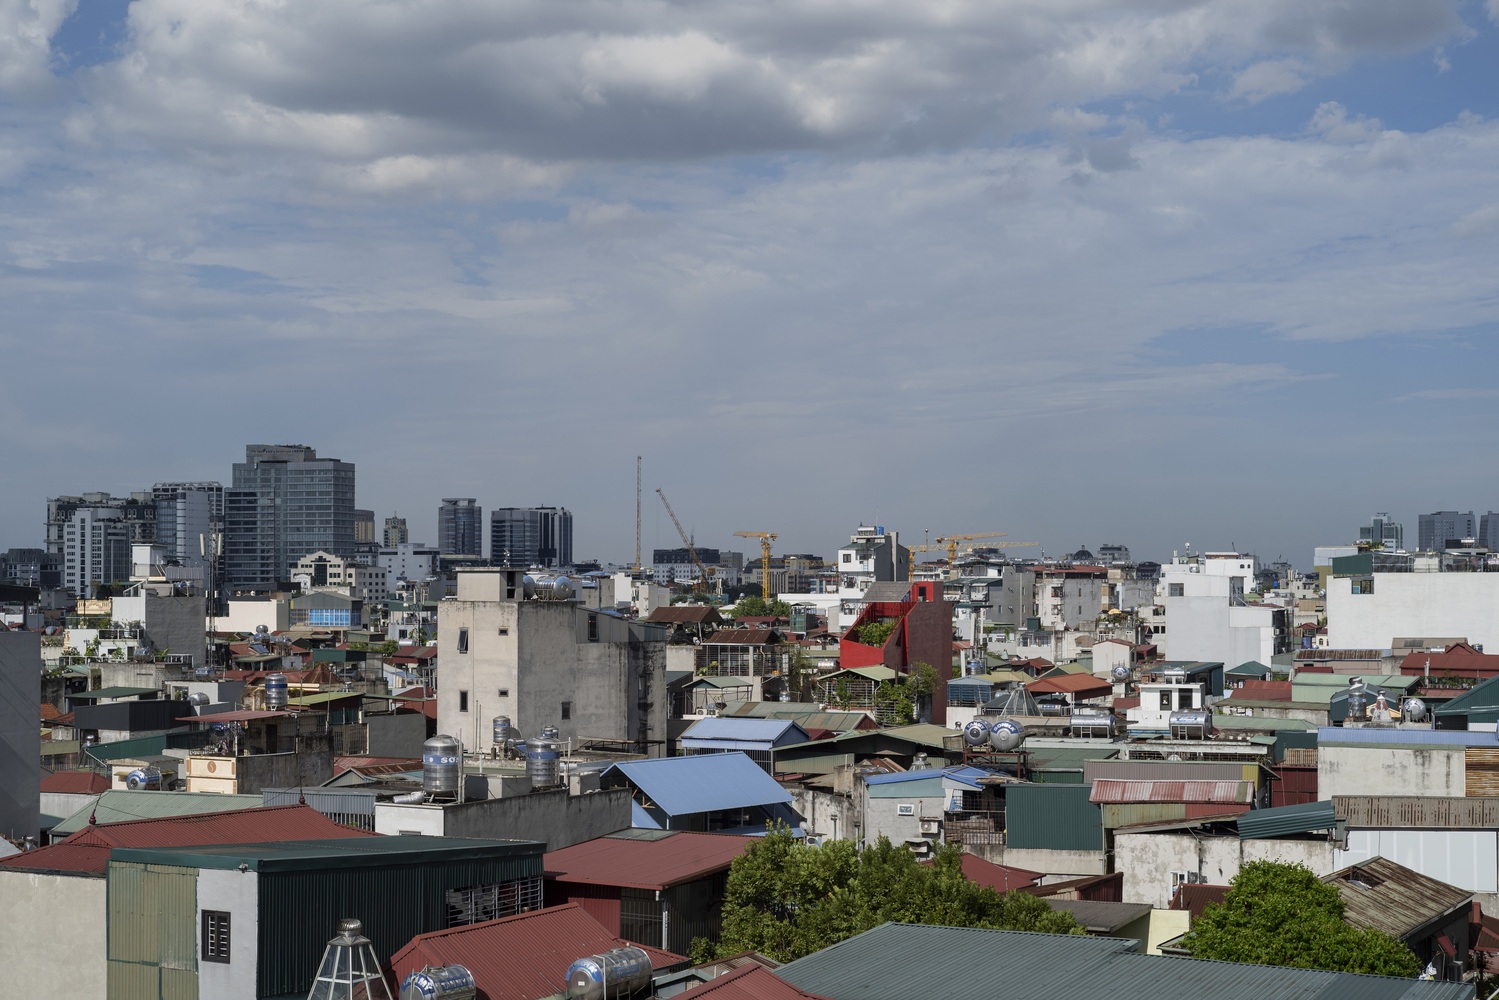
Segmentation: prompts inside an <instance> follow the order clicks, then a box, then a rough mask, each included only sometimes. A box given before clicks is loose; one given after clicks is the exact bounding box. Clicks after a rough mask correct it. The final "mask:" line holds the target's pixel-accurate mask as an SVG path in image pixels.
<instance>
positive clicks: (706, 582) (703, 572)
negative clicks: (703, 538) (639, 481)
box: [656, 487, 715, 593]
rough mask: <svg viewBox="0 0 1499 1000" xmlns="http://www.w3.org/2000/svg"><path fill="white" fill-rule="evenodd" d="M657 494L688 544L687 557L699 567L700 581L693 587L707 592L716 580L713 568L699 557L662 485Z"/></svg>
mask: <svg viewBox="0 0 1499 1000" xmlns="http://www.w3.org/2000/svg"><path fill="white" fill-rule="evenodd" d="M656 495H657V496H659V497H660V498H661V503H662V505H663V506H665V507H666V513H667V515H668V516H670V517H671V523H672V524H673V525H675V526H676V529H677V534H678V535H681V536H682V544H683V545H685V546H687V558H688V559H691V560H692V565H694V566H696V567H697V573H698V583H697V586H695V587H693V588H692V589H693V590H695V591H697V592H698V593H707V592H708V590H710V589H711V585H712V584H713V583H714V582H715V581H714V579H713V570H711V569H709V568H708V567H707V566H704V565H703V561H702V560H701V559H699V558H698V554H697V546H695V545H693V544H692V539H691V538H688V537H687V529H685V528H683V527H682V522H681V521H679V520H677V512H676V511H674V510H672V509H671V501H669V500H667V499H666V493H665V492H664V491H663V490H662V489H661V488H660V487H657V488H656Z"/></svg>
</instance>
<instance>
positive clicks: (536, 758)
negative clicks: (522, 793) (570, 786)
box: [526, 730, 562, 788]
mask: <svg viewBox="0 0 1499 1000" xmlns="http://www.w3.org/2000/svg"><path fill="white" fill-rule="evenodd" d="M550 731H551V732H556V730H550ZM561 763H562V753H561V751H560V749H559V748H558V746H557V741H556V740H550V739H547V738H546V737H544V736H533V737H532V738H531V739H529V740H526V777H528V778H530V779H531V787H532V788H551V787H553V786H554V785H558V784H561V783H562V767H561Z"/></svg>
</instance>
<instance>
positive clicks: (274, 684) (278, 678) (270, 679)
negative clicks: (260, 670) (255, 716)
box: [265, 670, 286, 708]
mask: <svg viewBox="0 0 1499 1000" xmlns="http://www.w3.org/2000/svg"><path fill="white" fill-rule="evenodd" d="M265 707H266V708H285V707H286V675H285V674H283V673H281V672H280V671H279V670H278V671H277V672H276V673H274V674H266V675H265Z"/></svg>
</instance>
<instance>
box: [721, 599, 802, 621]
mask: <svg viewBox="0 0 1499 1000" xmlns="http://www.w3.org/2000/svg"><path fill="white" fill-rule="evenodd" d="M724 614H725V615H726V616H728V617H729V618H762V617H765V616H767V615H770V616H774V617H776V618H790V617H791V605H789V604H787V603H786V602H785V601H767V600H766V599H765V598H763V597H761V596H760V595H759V594H747V595H745V596H744V597H741V598H740V599H739V603H737V604H735V605H734V606H733V607H732V608H727V609H725V611H724Z"/></svg>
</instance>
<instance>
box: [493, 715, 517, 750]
mask: <svg viewBox="0 0 1499 1000" xmlns="http://www.w3.org/2000/svg"><path fill="white" fill-rule="evenodd" d="M512 731H513V730H512V727H511V725H510V716H508V715H496V716H495V717H494V745H495V746H497V747H500V748H501V749H503V748H504V746H505V741H506V740H508V739H509V738H510V735H511V732H512Z"/></svg>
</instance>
